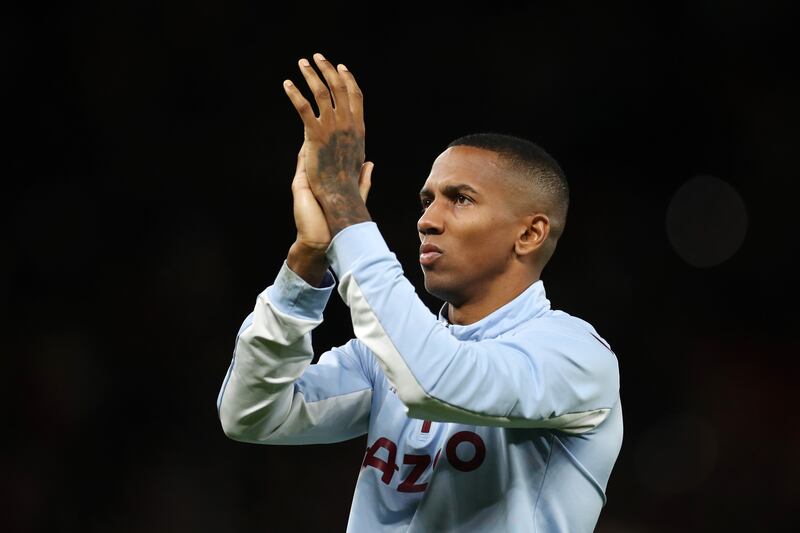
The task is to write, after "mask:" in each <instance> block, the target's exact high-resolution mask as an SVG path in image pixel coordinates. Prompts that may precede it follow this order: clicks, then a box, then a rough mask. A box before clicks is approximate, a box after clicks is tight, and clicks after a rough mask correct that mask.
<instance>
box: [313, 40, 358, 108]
mask: <svg viewBox="0 0 800 533" xmlns="http://www.w3.org/2000/svg"><path fill="white" fill-rule="evenodd" d="M314 61H315V62H316V63H317V66H318V67H319V70H320V72H322V75H323V76H324V77H325V81H326V82H328V87H330V88H331V92H332V93H333V104H334V106H336V114H337V115H338V116H340V117H342V118H348V117H350V116H351V113H350V101H349V98H348V96H347V85H346V84H345V82H344V79H342V77H341V76H339V72H338V71H337V70H336V69H335V68H333V65H331V63H330V61H328V60H327V59H325V56H323V55H322V54H320V53H319V52H318V53H316V54H314Z"/></svg>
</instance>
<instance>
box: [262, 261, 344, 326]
mask: <svg viewBox="0 0 800 533" xmlns="http://www.w3.org/2000/svg"><path fill="white" fill-rule="evenodd" d="M334 285H336V280H335V279H334V277H333V274H332V273H331V271H330V269H329V270H327V271H326V272H325V277H324V278H323V279H322V286H321V287H313V286H312V285H309V284H308V282H306V280H304V279H303V278H301V277H300V276H298V275H297V274H295V273H294V271H292V269H291V268H289V265H288V263H287V262H286V260H284V261H283V265H282V266H281V270H280V272H278V276H277V277H276V278H275V283H273V284H272V285H270V286H269V287H267V288H266V289H265V290H264V294H265V295H266V296H267V299H269V301H270V302H271V303H272V304H273V305H274V306H275V307H277V308H278V310H279V311H281V312H282V313H286V314H287V315H292V316H296V317H299V318H304V319H306V320H322V312H323V311H324V310H325V306H326V305H327V303H328V299H329V298H330V296H331V293H332V292H333V287H334Z"/></svg>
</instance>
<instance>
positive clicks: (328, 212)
mask: <svg viewBox="0 0 800 533" xmlns="http://www.w3.org/2000/svg"><path fill="white" fill-rule="evenodd" d="M363 160H364V137H362V136H358V135H356V133H355V132H353V131H336V132H334V133H333V134H332V135H331V137H330V139H329V140H328V142H327V143H326V144H325V145H324V146H322V147H320V149H319V152H318V159H317V170H318V176H319V178H318V179H319V182H318V185H319V187H320V191H319V192H320V194H318V195H316V196H317V198H319V200H320V204H321V205H322V210H323V211H324V212H325V218H326V219H327V221H328V227H329V228H330V231H331V235H332V236H333V235H335V234H336V233H338V232H339V231H340V230H342V229H344V228H346V227H347V226H350V225H352V224H356V223H358V222H364V221H365V220H371V218H370V216H369V212H368V211H367V209H366V206H365V205H364V201H363V200H362V199H361V196H360V195H359V192H358V177H359V175H360V172H361V164H362V163H363Z"/></svg>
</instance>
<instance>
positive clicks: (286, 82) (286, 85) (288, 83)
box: [283, 80, 292, 87]
mask: <svg viewBox="0 0 800 533" xmlns="http://www.w3.org/2000/svg"><path fill="white" fill-rule="evenodd" d="M283 86H284V87H291V86H292V82H291V81H289V80H286V81H284V82H283Z"/></svg>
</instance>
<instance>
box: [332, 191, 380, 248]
mask: <svg viewBox="0 0 800 533" xmlns="http://www.w3.org/2000/svg"><path fill="white" fill-rule="evenodd" d="M320 205H321V206H322V211H323V212H324V213H325V220H326V221H327V222H328V229H329V230H330V232H331V237H333V236H335V235H336V234H337V233H339V232H340V231H342V230H343V229H344V228H346V227H348V226H352V225H353V224H358V223H359V222H368V221H370V220H372V217H371V216H370V214H369V211H368V210H367V205H366V204H365V203H364V200H363V199H362V198H361V195H360V194H359V193H358V191H355V192H350V191H346V192H344V191H337V192H335V193H330V194H326V195H325V196H324V197H323V199H322V200H321V201H320Z"/></svg>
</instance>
